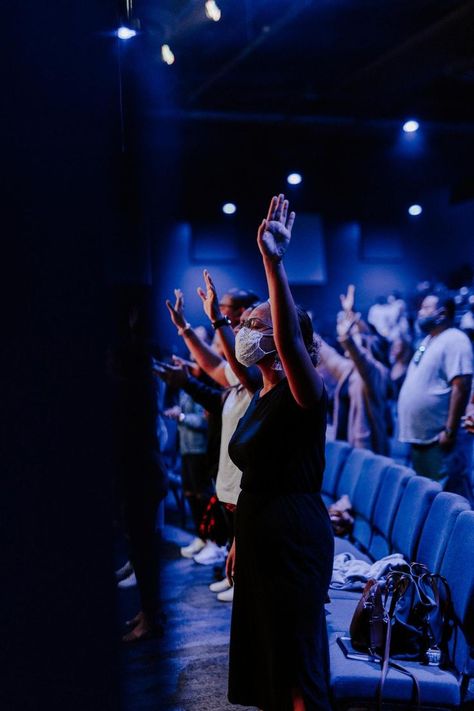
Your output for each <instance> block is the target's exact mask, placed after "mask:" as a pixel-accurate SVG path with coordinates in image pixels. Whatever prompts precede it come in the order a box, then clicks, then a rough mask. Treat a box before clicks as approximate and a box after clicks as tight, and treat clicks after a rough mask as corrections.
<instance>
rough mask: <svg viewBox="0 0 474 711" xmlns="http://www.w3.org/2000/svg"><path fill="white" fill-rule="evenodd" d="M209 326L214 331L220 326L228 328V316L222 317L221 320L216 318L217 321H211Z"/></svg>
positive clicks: (229, 323)
mask: <svg viewBox="0 0 474 711" xmlns="http://www.w3.org/2000/svg"><path fill="white" fill-rule="evenodd" d="M211 324H212V328H213V329H214V331H217V329H218V328H220V327H221V326H230V325H231V321H230V318H229V317H228V316H223V317H222V318H218V319H217V321H211Z"/></svg>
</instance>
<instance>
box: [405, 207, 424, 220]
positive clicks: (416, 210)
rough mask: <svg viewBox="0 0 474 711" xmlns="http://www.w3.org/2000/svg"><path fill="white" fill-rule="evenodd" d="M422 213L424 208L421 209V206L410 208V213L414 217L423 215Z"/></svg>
mask: <svg viewBox="0 0 474 711" xmlns="http://www.w3.org/2000/svg"><path fill="white" fill-rule="evenodd" d="M422 212H423V208H422V207H421V205H410V207H409V208H408V213H409V214H410V215H413V217H416V215H421V213H422Z"/></svg>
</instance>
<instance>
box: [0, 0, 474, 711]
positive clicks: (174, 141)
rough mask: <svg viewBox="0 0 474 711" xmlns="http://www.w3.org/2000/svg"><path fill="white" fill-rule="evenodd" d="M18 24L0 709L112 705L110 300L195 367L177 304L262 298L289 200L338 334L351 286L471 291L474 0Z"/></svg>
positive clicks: (199, 9)
mask: <svg viewBox="0 0 474 711" xmlns="http://www.w3.org/2000/svg"><path fill="white" fill-rule="evenodd" d="M8 5H9V6H8V8H5V11H4V12H3V11H2V18H3V22H4V32H3V33H2V45H3V46H2V50H3V51H4V52H5V53H6V54H5V58H4V60H3V62H2V70H3V82H2V93H3V97H2V98H3V101H2V104H3V108H2V115H1V122H2V132H1V133H2V139H3V148H2V164H3V165H2V167H3V170H2V172H3V177H4V181H3V183H4V185H3V188H2V196H3V198H4V200H3V209H2V212H3V215H2V217H3V225H4V227H3V232H4V248H3V249H4V258H3V264H4V270H3V271H4V274H5V277H6V278H5V285H6V286H7V291H6V296H5V297H4V313H3V323H4V339H3V346H4V348H3V350H4V354H5V356H6V364H5V366H4V386H3V388H2V391H3V392H2V402H3V405H4V416H3V425H4V426H3V431H4V447H2V449H3V454H2V459H3V462H2V470H3V471H4V472H5V474H6V476H5V477H4V481H5V492H6V496H5V498H4V499H3V501H4V504H3V506H2V517H1V520H2V523H1V526H2V540H3V542H4V548H5V557H4V559H3V560H2V568H4V576H3V585H2V588H3V591H4V593H5V595H4V601H3V604H2V606H1V617H2V622H1V629H2V631H3V634H2V637H3V639H2V642H3V643H2V645H1V646H2V660H1V668H2V670H4V672H5V682H2V684H1V685H0V706H1V707H2V708H3V709H6V710H7V711H10V710H15V711H16V710H20V709H21V711H29V710H30V709H31V710H32V711H33V710H35V711H36V709H45V708H48V709H51V710H54V709H67V710H68V711H75V710H76V709H77V710H79V709H81V710H84V709H87V710H88V711H94V710H95V709H101V710H102V711H105V710H106V709H116V708H118V704H119V702H118V693H119V692H118V680H117V676H118V674H117V664H118V663H117V658H116V655H117V652H116V644H115V640H116V636H115V635H116V631H115V610H114V603H113V600H114V594H115V593H114V583H113V580H112V578H111V573H110V571H111V570H113V562H112V528H111V521H112V518H113V493H112V492H113V483H112V472H111V464H110V449H109V446H108V445H109V444H110V440H109V437H110V433H109V431H108V420H107V398H106V383H105V375H104V370H105V366H104V362H105V351H106V346H107V343H108V340H109V339H110V337H111V333H112V331H113V310H114V305H115V304H114V302H113V299H114V297H113V294H115V293H117V291H120V290H121V289H122V291H123V290H124V289H125V290H126V289H127V288H128V289H130V290H132V291H133V289H136V290H137V292H138V291H140V290H142V291H143V290H145V291H147V292H149V294H150V298H151V303H152V306H153V309H152V314H153V318H152V323H151V326H150V334H149V335H150V338H151V340H153V342H155V343H157V344H158V345H159V346H161V347H162V349H163V351H164V352H168V351H169V350H171V349H172V350H179V348H180V344H179V343H178V342H177V338H176V335H175V329H174V328H173V327H172V326H171V324H170V322H169V319H168V318H167V316H166V313H165V310H164V299H165V298H167V297H172V294H173V289H174V288H175V287H178V286H179V287H181V288H182V289H183V291H184V292H185V296H186V299H187V315H188V318H189V319H190V321H192V322H194V323H198V322H203V318H202V312H201V305H200V301H199V298H198V296H197V294H196V286H197V285H198V284H202V269H203V268H204V267H206V268H208V269H209V270H210V272H211V274H212V275H213V277H214V278H215V282H216V285H217V287H218V289H219V291H221V292H222V291H223V290H224V289H227V288H229V287H231V286H235V285H238V286H241V287H245V288H248V289H252V290H255V291H256V292H257V293H263V289H264V286H263V285H264V279H263V274H262V269H261V264H260V260H259V259H258V258H257V257H256V251H255V249H256V248H255V233H256V226H257V224H258V223H259V221H260V220H261V218H262V216H263V214H264V212H265V210H266V206H267V203H268V199H269V197H270V196H271V195H272V194H274V193H277V192H279V191H284V192H285V193H286V194H287V195H288V196H289V199H290V200H291V202H292V206H293V208H294V209H295V210H296V212H297V215H301V216H302V219H301V225H302V231H301V244H300V246H299V245H298V239H299V232H298V216H297V222H296V226H295V232H294V249H295V265H294V270H295V271H294V274H295V276H294V278H293V281H294V284H295V287H294V291H295V296H296V298H297V299H298V301H300V302H301V303H302V304H303V305H304V306H305V307H306V308H308V309H310V310H311V312H312V313H313V317H314V322H315V325H316V327H317V328H319V329H321V330H322V331H327V330H330V329H331V327H332V325H333V324H334V320H335V315H336V312H337V309H338V299H339V294H340V293H342V292H343V291H344V289H345V288H346V287H347V284H348V283H354V284H355V285H356V287H357V305H358V308H359V309H360V310H361V311H362V312H364V311H366V310H367V308H368V307H369V306H370V305H371V304H372V303H374V301H375V300H376V298H377V297H379V296H380V295H386V294H388V293H389V292H390V291H392V290H398V291H400V292H402V293H403V294H404V295H405V296H407V297H409V296H410V295H411V294H414V293H415V292H416V286H417V284H419V283H420V282H422V281H424V280H431V281H433V282H435V283H436V282H443V283H445V284H447V285H448V286H449V287H450V288H453V289H458V288H459V287H461V286H464V285H468V286H469V285H472V283H473V277H474V240H473V235H472V230H473V224H474V172H473V166H474V102H473V101H472V90H473V84H474V57H473V45H472V36H473V27H474V3H473V2H469V1H468V2H466V1H462V0H461V1H455V0H417V2H414V3H406V2H399V0H384V2H380V1H379V0H362V1H360V2H359V1H358V2H356V1H355V0H340V1H338V2H327V1H326V0H321V2H316V1H314V2H311V1H309V0H292V2H285V1H284V0H218V5H219V7H220V8H221V9H222V18H221V20H220V21H219V22H212V21H210V20H209V19H207V18H206V16H205V13H204V0H202V1H201V0H165V1H163V2H156V1H152V0H135V3H134V5H133V8H132V7H131V5H130V4H129V3H128V2H126V1H125V0H123V1H122V2H120V1H119V0H100V2H99V0H81V2H78V0H68V2H54V1H53V2H48V3H45V2H32V1H31V0H23V2H21V3H9V4H8ZM127 14H128V19H129V20H131V22H132V25H133V27H134V28H136V29H137V35H136V36H135V37H133V38H132V39H130V40H126V41H123V40H120V39H118V38H117V36H116V30H117V28H118V27H119V25H120V24H122V22H124V20H125V19H127ZM163 44H167V45H169V47H170V49H171V50H172V52H173V54H174V57H175V61H174V63H173V64H170V65H168V64H166V63H165V62H164V61H163V60H162V55H161V47H162V45H163ZM408 119H416V120H417V121H418V122H419V129H418V131H416V132H414V133H405V132H404V131H403V128H402V127H403V124H404V122H405V121H406V120H408ZM292 172H298V173H300V174H301V175H302V178H303V180H302V182H301V183H300V184H299V185H293V186H292V185H288V184H287V181H286V178H287V175H288V174H289V173H292ZM227 202H232V203H234V204H235V205H236V207H237V211H236V212H235V214H232V215H227V214H224V213H223V212H222V206H223V204H225V203H227ZM413 204H418V205H421V206H422V213H421V214H420V215H417V216H412V215H410V214H409V213H408V208H409V207H410V205H413ZM312 231H314V234H317V235H318V245H319V248H318V259H317V264H316V263H315V264H314V265H311V264H308V253H307V251H306V249H305V244H307V241H306V239H307V238H308V234H309V236H311V234H312ZM292 248H293V247H292ZM299 270H301V273H303V272H304V276H303V278H302V280H301V281H299V280H298V273H299ZM111 302H112V303H111ZM3 563H4V566H3Z"/></svg>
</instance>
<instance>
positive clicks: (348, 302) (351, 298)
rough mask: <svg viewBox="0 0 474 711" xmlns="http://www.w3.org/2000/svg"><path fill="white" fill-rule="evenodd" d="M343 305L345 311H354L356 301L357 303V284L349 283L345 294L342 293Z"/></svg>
mask: <svg viewBox="0 0 474 711" xmlns="http://www.w3.org/2000/svg"><path fill="white" fill-rule="evenodd" d="M339 298H340V300H341V307H342V310H343V311H345V313H346V314H347V313H354V303H355V286H354V284H349V286H348V287H347V292H346V293H345V294H340V296H339Z"/></svg>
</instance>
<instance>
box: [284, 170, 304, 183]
mask: <svg viewBox="0 0 474 711" xmlns="http://www.w3.org/2000/svg"><path fill="white" fill-rule="evenodd" d="M302 180H303V178H302V176H301V175H300V174H299V173H290V174H289V176H288V177H287V179H286V182H287V183H288V184H289V185H299V184H300V183H301V181H302Z"/></svg>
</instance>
